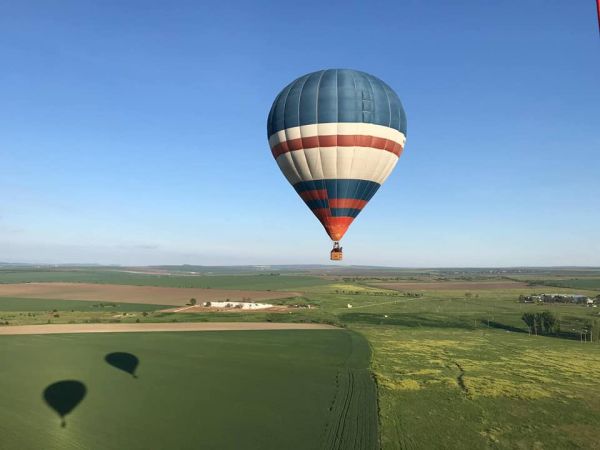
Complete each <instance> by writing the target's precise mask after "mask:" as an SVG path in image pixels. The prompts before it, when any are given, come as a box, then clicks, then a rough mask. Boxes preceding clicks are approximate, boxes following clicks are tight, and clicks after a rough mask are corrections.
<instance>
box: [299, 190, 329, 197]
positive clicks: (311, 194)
mask: <svg viewBox="0 0 600 450" xmlns="http://www.w3.org/2000/svg"><path fill="white" fill-rule="evenodd" d="M300 197H302V200H325V199H327V189H315V190H312V191H304V192H300Z"/></svg>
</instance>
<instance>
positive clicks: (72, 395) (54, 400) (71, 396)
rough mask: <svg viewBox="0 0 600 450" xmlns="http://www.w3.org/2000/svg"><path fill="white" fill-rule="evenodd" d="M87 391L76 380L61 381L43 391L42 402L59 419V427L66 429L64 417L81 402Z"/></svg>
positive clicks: (83, 385)
mask: <svg viewBox="0 0 600 450" xmlns="http://www.w3.org/2000/svg"><path fill="white" fill-rule="evenodd" d="M86 393H87V389H86V387H85V384H83V383H82V382H81V381H77V380H62V381H57V382H56V383H52V384H50V385H49V386H47V387H46V389H44V393H43V394H42V395H43V397H44V400H45V401H46V403H47V404H48V406H49V407H50V408H52V409H53V410H54V411H56V413H57V414H58V415H59V416H60V418H61V427H63V428H64V427H66V426H67V422H66V421H65V416H66V415H67V414H69V413H70V412H71V411H73V409H75V407H76V406H77V405H78V404H79V403H80V402H81V400H83V398H84V397H85V394H86Z"/></svg>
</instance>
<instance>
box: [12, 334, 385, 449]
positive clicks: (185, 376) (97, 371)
mask: <svg viewBox="0 0 600 450" xmlns="http://www.w3.org/2000/svg"><path fill="white" fill-rule="evenodd" d="M112 352H127V353H131V354H133V355H135V356H136V357H137V358H138V359H139V361H140V364H139V366H138V368H137V370H136V372H135V373H136V375H137V378H133V377H132V376H131V375H129V374H128V373H126V372H124V371H121V370H118V369H116V368H115V367H112V366H110V365H108V364H107V363H106V362H105V361H104V358H105V355H106V354H108V353H112ZM0 361H3V362H4V364H3V366H2V370H0V385H1V386H2V389H1V390H0V423H1V424H2V425H1V428H2V433H1V434H0V448H2V449H28V448H44V449H71V448H73V449H75V448H78V449H79V448H102V449H149V448H177V449H185V448H190V449H191V448H214V449H239V448H248V449H307V448H322V445H323V444H325V447H324V448H363V449H371V448H375V447H376V446H377V407H376V392H375V385H374V383H373V382H372V379H371V377H370V375H369V372H368V364H369V347H368V345H367V343H366V341H365V340H364V339H363V338H362V337H360V336H359V335H357V334H355V333H351V332H348V331H344V330H318V331H315V330H311V331H250V332H241V331H230V332H203V333H202V332H200V333H197V332H188V333H135V334H127V333H122V334H118V333H115V334H97V335H93V334H92V335H83V334H82V335H45V336H3V337H1V338H0ZM7 362H10V363H9V364H6V363H7ZM59 380H77V381H80V382H82V383H83V384H84V385H85V386H86V388H87V395H86V396H85V398H84V399H83V400H82V401H81V403H80V404H79V405H78V406H77V407H76V408H75V409H74V410H73V412H72V413H71V414H68V415H67V416H66V423H67V425H66V427H65V428H62V427H61V426H60V418H59V416H58V414H56V413H55V411H53V410H52V409H50V407H49V406H48V405H46V404H45V403H44V400H43V398H42V392H43V391H44V389H45V388H46V387H47V386H48V385H50V384H52V383H54V382H56V381H59Z"/></svg>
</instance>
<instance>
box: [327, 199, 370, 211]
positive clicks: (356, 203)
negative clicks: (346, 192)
mask: <svg viewBox="0 0 600 450" xmlns="http://www.w3.org/2000/svg"><path fill="white" fill-rule="evenodd" d="M366 204H367V201H366V200H357V199H355V198H332V199H330V200H329V207H330V208H353V209H363V208H364V207H365V205H366Z"/></svg>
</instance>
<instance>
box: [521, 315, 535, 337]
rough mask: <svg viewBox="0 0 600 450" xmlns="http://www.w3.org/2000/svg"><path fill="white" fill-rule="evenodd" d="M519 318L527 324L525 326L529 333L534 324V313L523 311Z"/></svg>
mask: <svg viewBox="0 0 600 450" xmlns="http://www.w3.org/2000/svg"><path fill="white" fill-rule="evenodd" d="M521 319H522V320H523V322H525V325H527V328H528V329H529V334H531V333H532V331H533V327H534V326H535V314H533V313H530V312H526V313H523V315H522V316H521Z"/></svg>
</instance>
